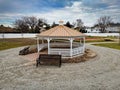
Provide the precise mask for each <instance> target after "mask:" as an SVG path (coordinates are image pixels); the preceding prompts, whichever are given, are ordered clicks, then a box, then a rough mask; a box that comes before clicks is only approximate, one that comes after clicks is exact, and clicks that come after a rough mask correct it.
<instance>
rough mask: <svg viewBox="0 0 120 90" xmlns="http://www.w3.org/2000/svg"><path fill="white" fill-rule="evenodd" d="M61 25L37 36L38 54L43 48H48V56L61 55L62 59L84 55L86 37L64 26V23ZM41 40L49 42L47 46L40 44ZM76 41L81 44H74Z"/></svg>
mask: <svg viewBox="0 0 120 90" xmlns="http://www.w3.org/2000/svg"><path fill="white" fill-rule="evenodd" d="M59 23H60V24H59V26H56V27H54V28H51V29H49V30H47V31H44V32H41V33H40V34H38V35H37V49H38V52H39V51H40V50H41V49H42V48H43V47H47V48H48V54H61V55H62V57H74V56H78V55H82V54H84V50H85V35H84V34H82V33H80V32H78V31H76V30H74V29H71V28H68V27H66V26H64V25H62V23H63V21H60V22H59ZM39 39H41V40H47V44H45V43H42V44H39ZM75 39H77V40H79V42H74V40H75ZM65 40H67V41H65ZM53 41H54V42H53Z"/></svg>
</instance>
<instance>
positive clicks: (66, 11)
mask: <svg viewBox="0 0 120 90" xmlns="http://www.w3.org/2000/svg"><path fill="white" fill-rule="evenodd" d="M104 15H106V16H111V18H112V19H113V21H114V22H120V0H0V24H4V25H9V26H11V25H12V24H13V22H14V21H15V20H16V19H18V18H20V17H22V16H35V17H37V18H45V19H47V21H48V23H52V22H54V21H55V22H56V23H58V21H59V20H63V21H64V22H66V21H70V22H74V21H75V20H76V19H78V18H80V19H82V21H83V22H84V25H86V26H92V25H94V24H95V23H96V22H97V19H98V18H99V17H100V16H104Z"/></svg>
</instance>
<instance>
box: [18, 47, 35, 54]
mask: <svg viewBox="0 0 120 90" xmlns="http://www.w3.org/2000/svg"><path fill="white" fill-rule="evenodd" d="M35 52H37V46H36V45H31V46H27V47H25V48H23V49H22V50H20V51H19V55H26V54H30V53H35Z"/></svg>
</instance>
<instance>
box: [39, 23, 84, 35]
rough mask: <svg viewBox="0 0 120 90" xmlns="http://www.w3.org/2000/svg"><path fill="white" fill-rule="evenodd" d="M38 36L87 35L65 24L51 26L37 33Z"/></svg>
mask: <svg viewBox="0 0 120 90" xmlns="http://www.w3.org/2000/svg"><path fill="white" fill-rule="evenodd" d="M37 36H38V37H39V36H40V37H76V36H85V35H84V34H83V33H81V32H78V31H77V30H73V29H71V28H68V27H66V26H64V25H59V26H56V27H54V28H51V29H49V30H47V31H44V32H41V33H40V34H38V35H37Z"/></svg>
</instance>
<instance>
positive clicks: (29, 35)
mask: <svg viewBox="0 0 120 90" xmlns="http://www.w3.org/2000/svg"><path fill="white" fill-rule="evenodd" d="M36 35H37V33H34V34H33V33H23V34H21V33H0V38H33V37H36ZM85 35H88V36H101V37H107V36H119V33H85Z"/></svg>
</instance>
